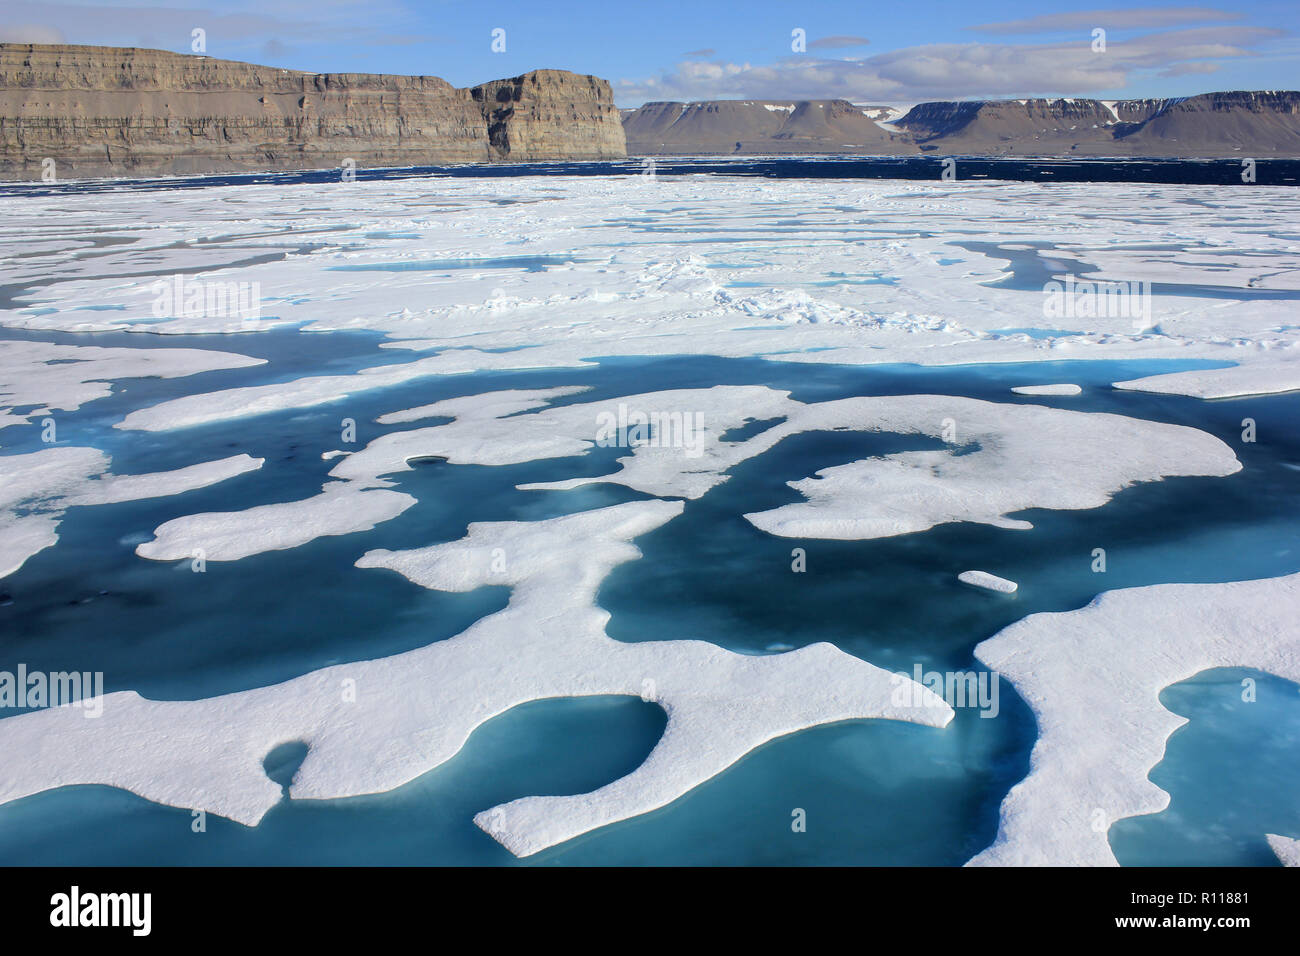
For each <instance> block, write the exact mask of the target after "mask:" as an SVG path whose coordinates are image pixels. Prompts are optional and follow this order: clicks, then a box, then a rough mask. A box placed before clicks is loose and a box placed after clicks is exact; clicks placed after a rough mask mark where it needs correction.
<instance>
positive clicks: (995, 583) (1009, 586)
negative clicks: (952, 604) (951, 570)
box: [957, 571, 1019, 594]
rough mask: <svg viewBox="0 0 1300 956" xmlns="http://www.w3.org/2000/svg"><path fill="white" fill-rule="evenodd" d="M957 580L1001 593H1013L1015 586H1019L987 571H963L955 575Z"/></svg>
mask: <svg viewBox="0 0 1300 956" xmlns="http://www.w3.org/2000/svg"><path fill="white" fill-rule="evenodd" d="M957 580H958V581H960V582H961V583H962V584H969V585H971V587H976V588H983V589H984V590H986V591H998V592H1000V593H1002V594H1014V593H1015V590H1016V588H1017V587H1019V585H1017V584H1016V582H1015V581H1008V580H1007V579H1006V578H1000V577H998V576H997V575H996V574H990V573H989V572H988V571H963V572H962V573H961V574H959V575H957Z"/></svg>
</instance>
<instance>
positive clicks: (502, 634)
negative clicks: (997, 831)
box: [0, 501, 953, 856]
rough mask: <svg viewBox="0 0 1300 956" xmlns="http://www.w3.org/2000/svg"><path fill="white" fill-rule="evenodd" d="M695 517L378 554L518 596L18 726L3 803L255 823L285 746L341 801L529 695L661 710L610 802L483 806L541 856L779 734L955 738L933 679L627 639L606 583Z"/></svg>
mask: <svg viewBox="0 0 1300 956" xmlns="http://www.w3.org/2000/svg"><path fill="white" fill-rule="evenodd" d="M682 508H683V505H682V503H681V502H668V501H645V502H631V503H628V504H622V505H616V506H614V507H609V508H602V509H599V510H596V511H590V512H582V513H578V514H573V515H567V516H564V517H560V518H552V519H548V520H545V521H536V522H500V523H486V524H472V525H470V528H469V533H468V534H467V535H466V536H465V537H464V538H463V539H461V540H460V541H455V542H451V543H449V544H443V545H437V546H434V547H430V548H422V549H418V550H414V551H400V552H390V551H372V552H370V553H368V554H366V555H365V556H363V557H362V558H361V559H360V560H359V561H358V562H357V564H358V566H359V567H362V568H384V569H389V570H393V571H396V572H397V573H399V574H402V575H404V576H406V577H407V578H409V579H410V580H412V581H413V582H415V583H416V584H419V585H421V586H423V587H429V588H436V589H439V590H448V591H469V590H473V589H475V588H479V587H484V586H487V585H491V584H503V585H507V586H509V587H510V588H511V597H510V602H509V604H508V606H507V607H506V608H505V609H504V610H502V611H499V612H497V613H495V614H491V615H489V616H487V617H485V618H482V619H481V620H479V621H478V622H477V623H475V624H474V625H473V626H471V627H470V628H469V629H468V630H466V631H464V632H462V633H461V634H459V635H457V636H455V637H452V638H450V639H448V640H445V641H440V642H437V643H434V644H430V645H428V646H426V647H422V648H419V649H418V650H414V651H409V652H406V653H404V654H398V655H395V656H392V657H386V658H381V659H378V660H371V661H364V662H361V663H351V664H340V665H337V666H333V667H327V668H324V669H321V670H317V671H313V672H312V673H309V674H306V675H304V676H302V677H298V678H295V679H293V680H290V681H286V682H285V683H282V684H276V685H274V686H270V687H262V688H258V689H256V690H249V691H242V692H238V693H233V694H227V695H224V696H221V697H213V698H208V699H204V700H196V701H151V700H146V699H144V698H142V697H140V696H139V695H138V694H136V693H135V692H133V691H119V692H117V693H113V694H108V695H106V696H105V697H104V698H103V714H102V717H101V718H100V719H98V720H85V719H84V718H83V717H82V716H81V713H80V712H79V711H73V710H71V709H68V708H61V709H51V710H44V711H36V712H32V713H27V714H20V715H18V716H15V717H10V718H8V719H6V720H0V750H2V751H3V752H5V753H22V754H23V755H24V759H22V760H15V761H11V762H9V763H7V764H6V768H5V773H4V774H3V775H2V776H0V800H3V801H8V800H16V799H18V798H20V797H24V796H27V795H30V794H34V793H39V792H41V791H43V790H49V789H53V788H55V787H61V786H67V785H70V784H81V783H98V784H107V785H110V786H115V787H121V788H124V789H126V790H130V791H132V792H134V793H137V794H139V795H140V796H142V797H145V798H147V799H149V800H154V801H157V802H159V803H164V804H168V805H171V806H177V807H185V808H192V809H202V810H206V811H209V812H212V813H216V814H220V815H222V816H225V817H229V818H230V819H233V820H237V821H239V822H241V823H244V824H248V825H255V824H257V823H258V822H259V821H260V820H261V819H262V817H263V815H264V814H265V813H266V812H267V811H268V810H269V809H271V807H273V806H274V805H275V804H277V803H278V802H279V801H280V800H281V799H282V794H281V790H280V787H279V785H277V784H276V783H274V782H273V781H272V780H271V779H270V778H269V777H268V776H267V775H266V773H265V771H264V770H263V766H262V762H263V759H264V758H265V757H266V755H267V754H268V753H269V752H270V751H271V750H272V749H273V748H274V747H276V746H277V745H279V744H282V743H285V742H289V741H301V742H303V743H306V744H307V746H308V751H307V756H306V758H305V760H304V761H303V763H302V765H301V766H300V768H299V769H298V771H297V773H296V775H295V776H294V779H293V782H292V784H291V785H290V788H289V795H290V797H291V798H293V799H331V798H338V797H348V796H356V795H359V794H366V793H380V792H384V791H387V790H391V789H393V788H395V787H399V786H401V785H402V784H404V783H407V782H409V781H411V780H413V779H415V778H416V777H418V776H419V775H420V774H422V773H424V772H426V771H428V770H429V769H431V768H433V767H436V766H438V765H439V764H441V763H443V762H444V761H446V760H447V759H449V758H450V757H451V756H453V755H454V754H455V753H456V752H457V751H459V750H460V748H461V747H462V746H463V745H464V743H465V741H466V739H467V738H468V737H469V735H470V733H472V732H473V730H474V728H476V727H478V726H479V725H480V724H482V723H483V722H484V721H487V720H490V719H491V718H492V717H494V716H496V715H497V714H500V713H503V712H504V711H506V710H509V709H510V708H512V707H515V706H517V705H519V704H522V703H525V702H527V701H531V700H539V699H545V698H552V697H582V696H591V695H607V694H623V695H629V696H637V697H641V698H642V699H644V700H647V701H653V702H655V703H657V704H658V705H659V706H661V707H662V708H663V709H664V711H665V712H666V713H667V715H668V724H667V727H666V728H665V730H664V733H663V736H662V738H661V739H660V740H659V742H658V744H657V745H656V746H655V748H654V749H653V751H652V752H651V753H650V755H649V756H648V757H647V758H646V760H645V762H644V763H642V764H641V766H640V767H638V768H637V769H636V770H635V771H633V772H632V773H631V774H629V775H627V776H625V777H623V778H621V779H619V780H615V781H614V782H612V783H610V784H608V785H606V786H604V787H601V788H599V789H597V790H595V791H592V792H591V793H587V794H580V795H576V796H547V797H526V798H524V799H521V800H515V801H512V802H510V803H507V804H504V805H502V806H499V807H490V808H484V811H483V812H482V813H480V814H478V816H477V817H476V822H477V823H478V825H479V826H480V827H482V828H483V829H484V830H485V831H487V832H488V833H490V834H491V835H492V836H494V837H495V838H496V839H497V840H499V841H500V842H501V843H502V844H504V845H505V846H506V847H507V848H508V849H509V850H510V851H511V852H512V853H515V854H516V855H519V856H526V855H528V854H532V853H536V852H537V851H539V850H543V849H545V848H547V847H549V846H553V845H555V844H557V843H561V842H563V841H565V840H568V839H571V838H572V837H575V836H577V835H579V834H581V833H585V832H587V831H589V830H593V829H596V828H597V827H601V826H604V825H606V824H609V823H613V822H616V821H618V820H624V819H627V818H629V817H632V816H636V815H638V814H642V813H646V812H648V811H650V810H654V809H656V808H658V807H661V806H664V805H665V804H667V803H669V802H671V801H672V800H674V799H676V798H677V797H679V796H681V795H682V794H684V793H686V792H687V791H688V790H690V789H692V788H693V787H695V786H698V785H699V784H700V783H703V782H704V781H705V780H707V779H709V778H710V777H712V776H714V775H715V774H717V773H719V772H721V771H722V770H724V769H726V768H727V767H728V766H730V765H731V764H732V763H734V762H735V761H736V760H738V759H740V758H741V757H742V756H744V755H745V754H746V753H748V752H749V751H750V750H752V749H754V748H755V747H757V746H758V745H760V744H762V743H764V742H766V741H768V740H771V739H773V738H775V737H780V736H783V735H785V734H791V733H794V732H796V731H799V730H803V729H805V728H807V727H812V726H816V725H818V724H824V723H829V722H833V721H841V720H851V719H862V718H886V719H891V720H905V721H911V722H914V723H919V724H923V725H926V726H931V727H943V726H945V725H946V724H947V723H948V722H949V720H951V719H952V716H953V712H952V709H951V708H950V707H949V706H948V705H947V704H946V703H945V702H944V701H943V699H942V698H941V697H939V696H937V695H935V694H934V693H933V692H931V691H930V690H928V689H927V688H925V687H923V686H921V685H916V686H915V687H914V688H912V694H910V695H902V696H903V697H907V698H908V699H907V700H906V701H905V702H904V703H895V701H896V700H898V699H899V697H900V695H899V694H897V693H896V692H895V689H896V687H897V682H898V680H899V679H900V678H899V677H897V675H893V674H891V673H890V672H889V671H886V670H883V669H881V668H878V667H876V666H874V665H872V664H869V663H867V662H866V661H863V660H860V659H858V658H856V657H853V656H852V655H849V654H846V653H844V652H843V651H840V650H838V649H837V648H835V647H834V646H832V645H830V644H814V645H810V646H808V647H804V648H801V649H800V650H797V651H791V652H789V653H785V654H774V655H763V656H748V655H744V654H737V653H734V652H731V651H727V650H724V649H722V648H720V647H718V646H716V645H714V644H711V643H708V642H706V641H702V640H692V639H690V637H691V635H689V634H684V635H681V638H680V639H674V640H665V641H654V642H646V643H633V644H624V643H621V642H618V641H615V640H612V639H611V638H609V637H608V636H607V635H606V634H605V630H604V628H605V624H606V622H607V620H608V618H609V615H608V614H607V613H606V612H605V611H603V610H601V609H600V608H599V607H597V606H596V605H595V603H594V602H595V596H596V590H597V588H598V586H599V584H600V582H601V580H602V579H603V578H604V577H605V576H606V574H608V572H609V571H610V569H611V568H613V567H615V566H616V565H618V564H621V563H623V562H626V561H630V560H633V559H635V558H637V557H638V556H639V552H638V550H637V549H636V548H635V547H634V546H633V545H632V544H631V541H632V539H633V538H635V537H637V536H638V535H642V534H645V533H646V532H648V531H651V530H653V529H655V528H657V527H659V526H660V525H662V524H663V523H664V522H666V521H669V520H671V519H672V518H674V517H675V516H677V515H678V514H680V513H681V511H682ZM501 557H504V563H502V562H501V561H500V560H499V558H501ZM349 688H351V689H352V690H353V691H354V692H353V693H351V694H349V693H347V690H348V689H349Z"/></svg>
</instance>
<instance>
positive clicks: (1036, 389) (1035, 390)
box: [1011, 383, 1083, 395]
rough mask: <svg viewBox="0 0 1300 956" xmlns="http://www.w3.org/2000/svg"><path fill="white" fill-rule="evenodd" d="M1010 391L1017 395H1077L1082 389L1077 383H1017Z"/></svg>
mask: <svg viewBox="0 0 1300 956" xmlns="http://www.w3.org/2000/svg"><path fill="white" fill-rule="evenodd" d="M1011 391H1013V392H1015V393H1016V394H1017V395H1078V394H1079V393H1080V392H1082V391H1083V389H1082V388H1080V387H1079V386H1078V385H1070V384H1065V383H1062V384H1060V385H1017V386H1015V387H1014V388H1013V389H1011Z"/></svg>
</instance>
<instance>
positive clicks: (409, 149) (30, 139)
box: [0, 43, 626, 179]
mask: <svg viewBox="0 0 1300 956" xmlns="http://www.w3.org/2000/svg"><path fill="white" fill-rule="evenodd" d="M624 155H626V149H625V142H624V136H623V130H622V127H621V124H620V122H619V114H618V110H617V109H616V108H615V106H614V100H613V95H612V93H611V91H610V87H609V84H608V83H607V82H605V81H604V80H601V79H597V78H596V77H592V76H580V75H577V74H573V73H567V72H565V71H562V70H537V71H534V72H532V73H526V74H524V75H523V76H518V77H514V78H513V79H508V80H497V81H494V82H491V83H486V84H484V85H483V86H478V87H474V88H472V89H457V88H456V87H454V86H452V85H451V84H450V83H448V82H446V81H445V80H442V79H439V78H438V77H434V76H388V75H380V74H366V73H303V72H299V71H295V70H282V69H277V68H275V67H266V66H256V65H253V64H250V63H237V62H234V61H230V60H216V59H210V58H208V57H200V56H186V55H181V54H177V53H168V52H166V51H162V50H141V49H122V48H114V47H93V46H67V45H42V44H14V43H4V44H0V178H4V179H34V178H39V177H40V174H41V169H42V163H43V161H44V160H45V159H46V158H49V159H52V160H54V162H55V168H56V171H57V175H58V177H59V178H60V179H67V178H82V177H94V176H123V175H154V174H171V173H177V174H187V173H215V172H233V171H241V170H245V171H246V170H266V169H307V168H324V167H334V166H339V165H340V164H342V163H343V162H344V161H345V160H347V159H351V160H353V161H354V162H355V163H356V165H357V166H358V167H366V166H412V165H424V164H437V163H465V162H500V161H510V162H523V161H529V160H548V159H551V160H553V159H615V158H621V157H623V156H624Z"/></svg>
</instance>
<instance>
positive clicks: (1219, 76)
mask: <svg viewBox="0 0 1300 956" xmlns="http://www.w3.org/2000/svg"><path fill="white" fill-rule="evenodd" d="M196 27H201V28H202V29H203V30H205V31H206V45H207V53H208V55H210V56H216V57H226V58H229V59H236V60H249V61H252V62H258V63H267V64H271V65H275V66H284V67H290V68H293V69H301V70H310V71H318V72H387V73H412V74H429V75H434V76H441V77H443V78H445V79H447V80H450V81H451V82H452V83H455V84H456V85H457V86H468V85H473V84H475V83H481V82H483V81H485V80H489V79H494V78H497V77H503V76H512V75H515V74H518V73H522V72H525V71H527V70H531V69H535V68H539V67H554V68H559V69H567V70H574V71H577V72H582V73H594V74H596V75H597V76H602V77H605V78H606V79H608V80H610V81H611V83H613V84H614V90H615V96H616V99H617V100H618V102H619V105H620V106H637V105H639V104H640V103H642V102H644V101H646V100H656V99H709V98H714V99H724V98H741V97H752V98H759V97H767V98H813V97H844V98H846V99H851V100H853V101H855V102H862V103H897V104H904V103H915V102H918V101H921V100H928V99H963V98H972V97H1015V96H1035V95H1044V96H1097V97H1102V98H1107V99H1111V98H1121V97H1137V96H1181V95H1188V94H1192V93H1199V92H1205V91H1208V90H1225V89H1294V88H1296V87H1297V86H1300V37H1298V36H1297V33H1298V32H1300V29H1298V28H1300V2H1297V0H1260V2H1255V3H1252V4H1250V5H1249V6H1245V7H1242V8H1240V9H1238V10H1234V9H1232V8H1229V7H1227V6H1220V7H1213V6H1192V5H1189V4H1185V3H1165V4H1159V3H1150V2H1148V3H1144V4H1143V5H1142V6H1134V7H1126V8H1109V9H1103V8H1099V7H1098V6H1097V4H1096V3H1095V2H1094V3H1086V2H1084V3H1071V2H1062V0H1046V2H1044V0H1032V2H1023V0H1012V2H997V3H985V2H979V0H971V2H958V0H906V2H902V3H894V4H888V5H886V4H873V3H868V2H865V0H856V2H823V3H819V2H800V3H791V2H773V0H750V2H740V3H720V2H712V0H646V2H628V0H623V2H590V0H583V2H577V0H533V2H529V3H517V2H512V0H494V2H492V3H484V2H479V3H466V2H436V0H435V2H417V0H224V2H213V0H195V2H186V0H121V2H119V0H98V2H95V0H82V2H59V0H0V40H16V41H29V42H35V41H40V42H66V43H99V44H104V45H112V46H148V47H156V48H160V49H166V50H175V51H177V52H190V48H191V31H192V30H193V29H194V28H196ZM496 28H501V29H503V30H505V51H504V52H493V50H492V31H493V30H494V29H496ZM1096 28H1101V29H1103V30H1105V31H1106V34H1105V41H1106V44H1105V49H1104V50H1095V49H1094V39H1093V30H1094V29H1096ZM796 29H800V30H803V31H804V35H805V44H806V48H805V49H804V50H802V51H797V50H794V49H793V48H792V47H793V45H794V43H795V41H794V40H793V39H792V32H793V31H794V30H796Z"/></svg>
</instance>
